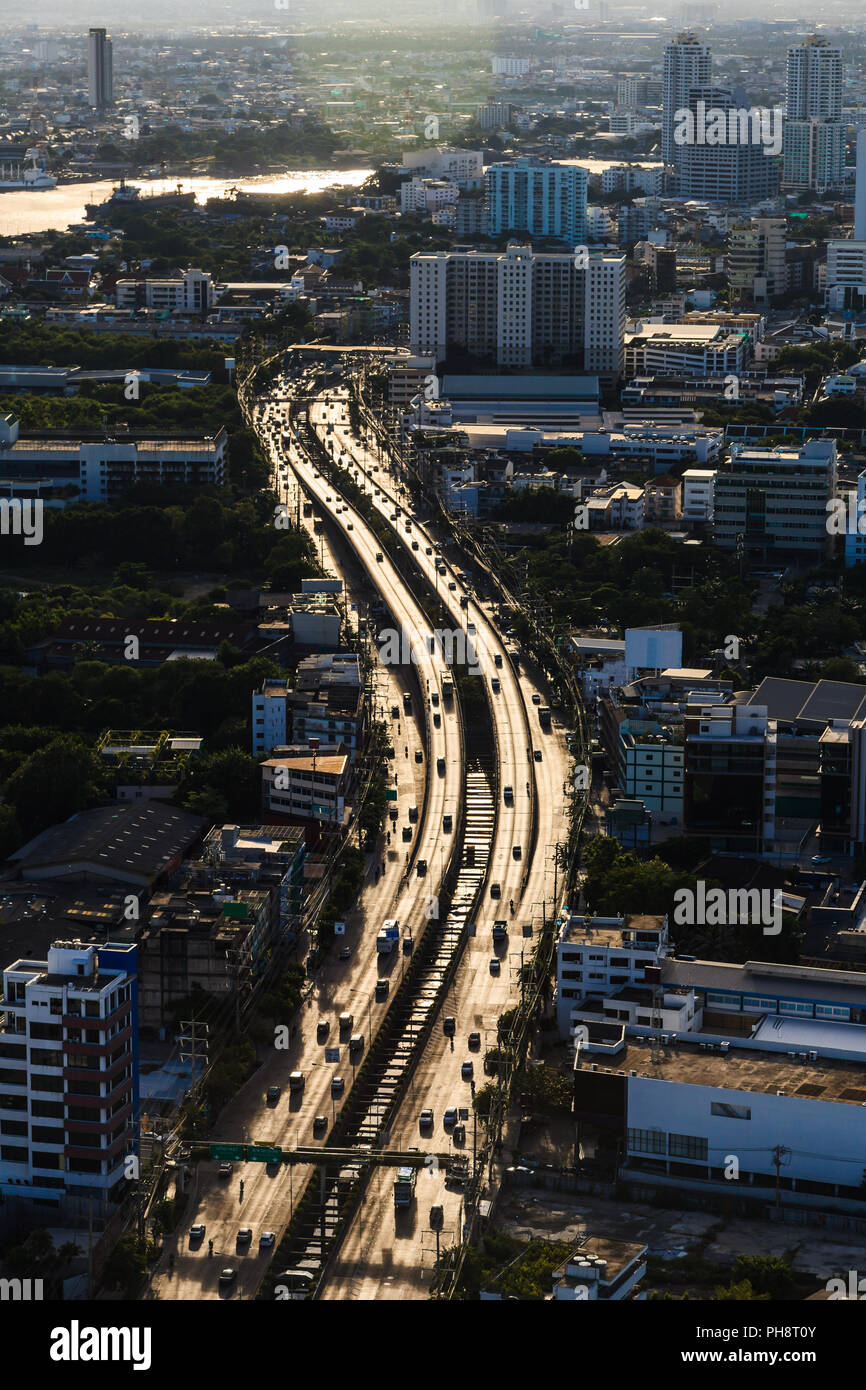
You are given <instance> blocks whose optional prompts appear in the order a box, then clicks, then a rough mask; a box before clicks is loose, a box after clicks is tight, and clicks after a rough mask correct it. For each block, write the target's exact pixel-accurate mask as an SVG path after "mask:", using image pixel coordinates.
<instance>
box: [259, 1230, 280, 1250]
mask: <svg viewBox="0 0 866 1390" xmlns="http://www.w3.org/2000/svg"><path fill="white" fill-rule="evenodd" d="M276 1241H277V1238H276V1236H275V1234H274V1232H273V1231H262V1233H261V1235H260V1236H259V1249H260V1250H267V1248H268V1246H269V1245H275V1244H276Z"/></svg>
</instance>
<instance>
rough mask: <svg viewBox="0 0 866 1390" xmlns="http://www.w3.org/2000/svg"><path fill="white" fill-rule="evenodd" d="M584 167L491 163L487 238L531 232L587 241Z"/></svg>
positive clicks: (487, 187) (486, 178) (487, 185)
mask: <svg viewBox="0 0 866 1390" xmlns="http://www.w3.org/2000/svg"><path fill="white" fill-rule="evenodd" d="M586 187H587V174H586V170H585V169H580V168H577V167H576V166H575V165H557V164H539V163H537V162H534V161H532V160H529V159H519V160H516V161H515V163H513V164H491V165H490V166H489V167H488V169H487V170H486V171H485V174H484V196H485V211H486V216H487V234H488V236H493V237H498V236H502V235H503V234H504V233H505V232H525V233H527V234H528V235H529V236H535V237H548V238H554V239H556V240H558V241H567V242H568V243H569V244H570V245H571V246H576V245H578V244H582V243H583V242H585V241H586Z"/></svg>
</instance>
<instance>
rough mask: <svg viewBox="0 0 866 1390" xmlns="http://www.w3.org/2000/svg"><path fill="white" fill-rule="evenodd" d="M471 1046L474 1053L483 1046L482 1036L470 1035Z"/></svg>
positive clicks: (478, 1034) (477, 1034)
mask: <svg viewBox="0 0 866 1390" xmlns="http://www.w3.org/2000/svg"><path fill="white" fill-rule="evenodd" d="M469 1046H470V1047H471V1048H472V1050H473V1052H474V1051H475V1050H476V1049H477V1048H480V1046H481V1034H480V1033H470V1034H469Z"/></svg>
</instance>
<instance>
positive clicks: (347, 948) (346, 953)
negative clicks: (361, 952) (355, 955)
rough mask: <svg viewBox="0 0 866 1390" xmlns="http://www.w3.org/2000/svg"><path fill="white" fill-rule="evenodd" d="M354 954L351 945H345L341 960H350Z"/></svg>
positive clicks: (341, 952)
mask: <svg viewBox="0 0 866 1390" xmlns="http://www.w3.org/2000/svg"><path fill="white" fill-rule="evenodd" d="M351 956H352V948H351V946H344V947H343V948H342V950H341V951H340V960H350V959H351Z"/></svg>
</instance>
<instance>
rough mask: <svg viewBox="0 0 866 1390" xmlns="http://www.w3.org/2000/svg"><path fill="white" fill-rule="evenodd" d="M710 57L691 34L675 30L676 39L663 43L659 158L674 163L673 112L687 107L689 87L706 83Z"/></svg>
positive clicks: (674, 119) (674, 115)
mask: <svg viewBox="0 0 866 1390" xmlns="http://www.w3.org/2000/svg"><path fill="white" fill-rule="evenodd" d="M711 79H712V57H711V55H710V50H709V48H708V47H707V45H706V44H703V43H699V41H698V40H697V38H696V37H695V35H694V34H690V33H684V34H678V35H677V38H676V42H675V43H669V44H666V45H665V53H664V75H663V81H662V159H663V160H664V162H665V164H676V163H677V157H676V151H677V146H676V144H675V142H674V129H675V126H676V113H677V111H681V110H683V109H685V108H687V107H688V104H689V92H690V91H691V89H692V87H706V86H709V84H710V82H711Z"/></svg>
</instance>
